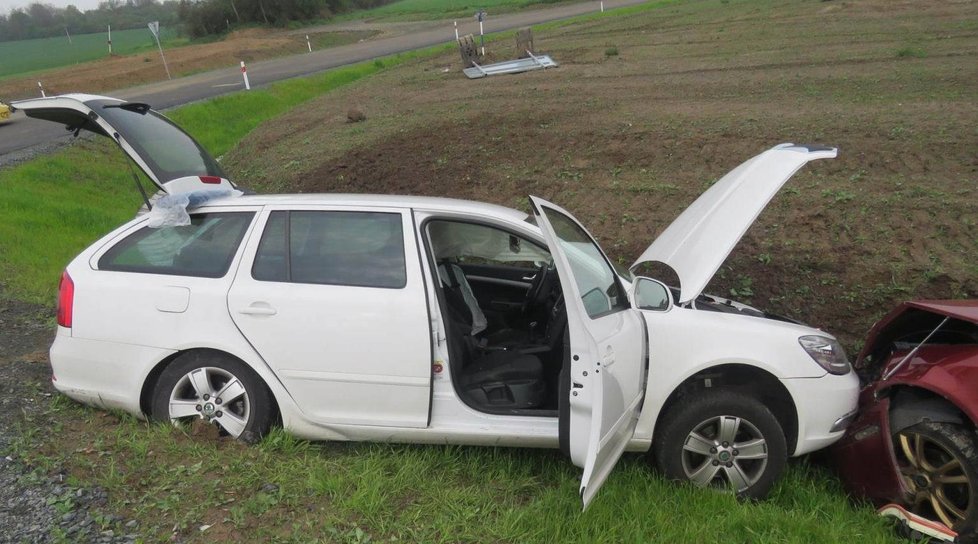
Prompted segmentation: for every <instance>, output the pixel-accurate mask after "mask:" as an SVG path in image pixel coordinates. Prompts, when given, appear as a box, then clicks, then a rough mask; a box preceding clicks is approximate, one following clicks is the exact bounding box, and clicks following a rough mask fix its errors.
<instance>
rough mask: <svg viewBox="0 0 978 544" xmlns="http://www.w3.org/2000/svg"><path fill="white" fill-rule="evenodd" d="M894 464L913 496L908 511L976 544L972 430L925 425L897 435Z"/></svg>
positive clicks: (977, 448)
mask: <svg viewBox="0 0 978 544" xmlns="http://www.w3.org/2000/svg"><path fill="white" fill-rule="evenodd" d="M894 441H895V442H896V448H895V449H896V455H897V464H898V465H899V466H900V473H901V475H902V476H903V480H904V482H905V483H906V485H907V489H909V490H910V491H911V493H912V494H913V496H912V497H911V500H910V504H909V505H908V506H910V510H911V511H912V512H913V513H915V514H919V515H922V516H924V517H927V518H930V519H936V520H939V521H941V522H942V523H944V525H947V526H948V527H950V528H951V529H954V530H955V531H957V532H958V535H959V540H960V541H961V542H978V444H976V440H975V434H974V431H972V430H969V429H966V428H964V427H961V426H959V425H953V424H950V423H936V422H932V421H924V422H921V423H917V424H916V425H911V426H910V427H907V428H906V429H903V430H902V431H900V432H898V433H897V434H896V436H895V437H894Z"/></svg>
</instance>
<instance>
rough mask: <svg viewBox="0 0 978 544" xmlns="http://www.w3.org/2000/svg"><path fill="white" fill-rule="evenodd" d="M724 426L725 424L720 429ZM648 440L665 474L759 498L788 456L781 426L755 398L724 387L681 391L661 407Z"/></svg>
mask: <svg viewBox="0 0 978 544" xmlns="http://www.w3.org/2000/svg"><path fill="white" fill-rule="evenodd" d="M724 428H725V430H724ZM660 429H661V430H660V431H659V432H657V433H656V437H655V440H654V444H653V451H654V454H655V460H656V464H657V466H658V468H659V470H660V471H661V472H662V474H663V475H665V477H666V478H669V479H670V480H674V481H679V482H689V483H691V484H693V485H696V486H698V487H709V488H715V489H725V490H728V491H733V492H734V493H736V494H737V496H738V497H739V498H743V499H751V500H760V499H763V498H765V497H766V496H767V495H768V493H769V492H770V491H771V486H772V485H774V482H776V481H777V479H778V478H779V477H780V476H781V473H782V471H784V466H785V463H786V462H787V460H788V452H787V446H786V443H785V437H784V431H783V430H782V429H781V424H780V423H778V420H777V418H776V417H774V414H772V413H771V411H770V410H768V408H767V407H766V406H764V405H763V404H762V403H761V402H760V401H758V400H757V399H754V398H753V397H750V396H748V395H745V394H743V393H738V392H735V391H730V390H726V391H725V390H716V391H703V392H699V393H697V394H695V395H690V396H687V397H686V398H683V399H681V400H680V401H679V402H677V403H676V404H675V405H674V406H673V407H672V408H670V409H669V411H668V412H667V413H666V415H665V417H664V418H663V420H662V423H661V427H660Z"/></svg>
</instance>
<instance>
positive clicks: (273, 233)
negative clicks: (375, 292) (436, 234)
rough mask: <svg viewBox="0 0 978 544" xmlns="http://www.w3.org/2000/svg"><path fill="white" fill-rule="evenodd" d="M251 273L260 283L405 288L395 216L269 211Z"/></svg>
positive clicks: (400, 231) (400, 238) (398, 223)
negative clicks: (278, 282)
mask: <svg viewBox="0 0 978 544" xmlns="http://www.w3.org/2000/svg"><path fill="white" fill-rule="evenodd" d="M251 273H252V277H254V278H255V279H256V280H262V281H280V282H292V283H317V284H325V285H352V286H358V287H382V288H388V289H399V288H401V287H404V286H405V285H406V284H407V269H406V265H405V262H404V231H403V228H402V226H401V215H400V214H396V213H378V212H318V211H292V212H285V211H280V212H272V214H271V215H270V216H269V218H268V223H267V224H266V225H265V232H264V233H263V234H262V239H261V243H260V245H259V246H258V253H257V255H255V263H254V265H253V266H252V269H251Z"/></svg>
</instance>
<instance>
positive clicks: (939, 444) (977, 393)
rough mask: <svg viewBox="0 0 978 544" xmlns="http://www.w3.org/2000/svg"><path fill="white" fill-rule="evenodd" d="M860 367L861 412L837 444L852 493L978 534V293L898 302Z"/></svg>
mask: <svg viewBox="0 0 978 544" xmlns="http://www.w3.org/2000/svg"><path fill="white" fill-rule="evenodd" d="M854 366H855V368H856V369H857V372H858V374H859V376H860V380H861V383H862V390H861V392H860V397H859V408H860V409H859V413H858V415H857V416H856V419H855V421H853V423H852V425H851V426H850V427H849V430H848V432H847V433H846V435H845V437H844V438H843V439H842V440H840V441H839V442H837V443H836V445H834V446H833V447H832V450H831V452H830V456H831V458H832V461H833V464H834V465H835V467H836V469H837V470H838V471H839V473H840V475H841V477H842V479H843V482H844V484H845V486H846V487H847V489H848V490H849V492H850V493H852V494H854V495H856V496H860V497H865V498H868V499H870V500H872V501H873V502H875V503H876V504H877V505H883V504H886V503H896V504H898V505H902V506H904V507H905V508H906V509H907V510H909V511H910V512H912V513H913V514H917V515H919V516H923V517H925V518H927V519H929V520H934V521H937V522H940V523H943V524H944V525H946V526H947V527H950V528H951V529H953V530H954V531H955V532H957V533H958V539H959V541H960V542H978V435H976V425H978V300H951V301H947V300H943V301H913V302H905V303H903V304H901V305H900V306H898V307H897V308H895V309H894V310H893V311H892V312H890V313H889V314H888V315H887V316H886V317H884V318H883V319H881V320H880V321H879V322H878V323H877V324H876V325H874V326H873V328H872V329H871V330H870V332H869V337H868V338H867V340H866V344H865V346H864V347H863V349H862V351H861V352H860V353H859V356H858V357H857V358H856V363H855V365H854Z"/></svg>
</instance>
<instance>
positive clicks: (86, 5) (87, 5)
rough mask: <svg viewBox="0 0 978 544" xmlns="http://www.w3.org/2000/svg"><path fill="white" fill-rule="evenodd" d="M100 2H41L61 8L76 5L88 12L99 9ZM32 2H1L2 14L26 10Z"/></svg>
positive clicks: (64, 0) (2, 0)
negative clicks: (14, 10)
mask: <svg viewBox="0 0 978 544" xmlns="http://www.w3.org/2000/svg"><path fill="white" fill-rule="evenodd" d="M99 1H100V0H41V3H42V4H50V5H52V6H56V7H59V8H66V7H68V5H69V4H74V5H75V7H76V8H78V9H80V10H82V11H86V10H89V9H95V8H97V7H98V3H99ZM31 3H32V1H31V0H0V13H10V10H12V9H14V8H25V7H27V5H28V4H31Z"/></svg>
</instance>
